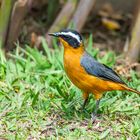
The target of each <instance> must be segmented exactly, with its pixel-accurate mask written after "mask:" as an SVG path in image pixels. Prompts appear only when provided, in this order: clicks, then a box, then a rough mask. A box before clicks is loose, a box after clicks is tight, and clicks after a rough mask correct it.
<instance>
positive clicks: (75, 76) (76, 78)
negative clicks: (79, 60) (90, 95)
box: [64, 64, 97, 92]
mask: <svg viewBox="0 0 140 140" xmlns="http://www.w3.org/2000/svg"><path fill="white" fill-rule="evenodd" d="M64 67H65V71H66V74H67V75H68V77H69V79H70V80H71V81H72V83H73V84H74V85H76V86H77V87H78V88H80V89H81V90H83V91H85V92H92V91H93V89H94V87H97V86H96V84H95V83H96V81H97V79H96V77H93V76H90V75H89V74H87V73H86V72H85V70H84V69H83V68H82V67H81V66H80V65H79V66H78V65H75V64H73V65H70V64H69V65H64Z"/></svg>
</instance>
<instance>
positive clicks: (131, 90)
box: [123, 85, 140, 95]
mask: <svg viewBox="0 0 140 140" xmlns="http://www.w3.org/2000/svg"><path fill="white" fill-rule="evenodd" d="M123 87H124V90H127V91H130V92H134V93H137V94H139V95H140V91H137V90H135V89H133V88H130V87H128V86H126V85H125V86H123Z"/></svg>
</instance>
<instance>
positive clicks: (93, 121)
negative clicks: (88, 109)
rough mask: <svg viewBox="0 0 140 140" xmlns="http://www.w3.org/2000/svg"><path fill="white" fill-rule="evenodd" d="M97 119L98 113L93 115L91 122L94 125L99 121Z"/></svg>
mask: <svg viewBox="0 0 140 140" xmlns="http://www.w3.org/2000/svg"><path fill="white" fill-rule="evenodd" d="M97 117H98V115H97V113H92V114H91V121H92V124H94V123H95V122H96V121H97Z"/></svg>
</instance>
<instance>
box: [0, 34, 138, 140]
mask: <svg viewBox="0 0 140 140" xmlns="http://www.w3.org/2000/svg"><path fill="white" fill-rule="evenodd" d="M88 44H89V45H88V46H89V47H88V51H89V52H90V53H91V54H92V55H93V56H94V57H95V58H97V59H98V60H99V61H100V62H103V63H105V64H107V65H109V66H113V65H114V64H115V60H116V56H115V55H114V53H112V52H108V53H107V54H106V55H105V56H104V57H102V58H100V57H99V55H98V54H99V50H96V49H93V48H92V41H91V37H90V39H89V43H88ZM42 45H43V48H44V50H43V52H44V53H42V51H38V50H37V49H35V48H30V47H28V46H26V49H22V48H20V47H18V45H17V49H16V50H15V51H14V53H10V54H9V55H8V56H9V58H7V59H6V58H5V56H4V55H3V54H2V53H1V57H0V59H1V61H0V62H1V63H0V139H9V140H15V139H16V140H18V139H19V140H25V139H35V140H36V139H42V140H45V139H60V140H64V139H68V140H71V139H75V140H76V139H82V140H84V139H86V140H87V139H89V140H90V139H97V140H98V139H111V140H113V139H114V140H116V139H118V140H126V139H131V140H138V139H139V138H140V97H139V96H138V95H136V94H134V93H130V92H121V91H114V92H108V93H106V94H105V95H104V97H103V99H102V101H101V105H100V110H99V112H98V113H99V114H100V116H99V121H98V122H97V123H95V124H94V125H93V124H92V123H91V120H90V117H91V116H90V113H91V112H92V111H93V109H94V107H95V100H94V99H93V98H92V96H91V97H90V101H89V103H88V105H87V106H86V110H85V111H82V110H81V109H80V108H81V105H82V104H83V99H82V94H81V91H80V90H79V89H77V88H76V87H75V86H74V85H73V84H72V83H71V82H70V81H69V80H68V78H67V76H66V74H65V73H64V70H63V63H62V58H63V49H62V48H58V47H57V45H56V43H54V46H55V50H54V51H52V50H50V49H48V46H47V44H46V42H45V41H44V39H43V40H42ZM131 75H132V82H131V83H128V85H130V86H131V87H133V88H135V89H137V90H140V80H139V79H138V75H137V74H136V73H135V72H134V71H131Z"/></svg>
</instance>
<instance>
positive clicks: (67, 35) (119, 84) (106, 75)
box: [49, 29, 140, 123]
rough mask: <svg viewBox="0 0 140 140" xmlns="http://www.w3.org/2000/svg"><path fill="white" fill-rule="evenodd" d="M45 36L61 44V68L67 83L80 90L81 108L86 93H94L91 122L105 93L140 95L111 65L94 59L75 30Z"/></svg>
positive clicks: (85, 101)
mask: <svg viewBox="0 0 140 140" xmlns="http://www.w3.org/2000/svg"><path fill="white" fill-rule="evenodd" d="M49 35H50V36H54V37H57V38H58V39H59V40H60V42H61V43H62V45H63V47H64V55H63V62H64V70H65V72H66V74H67V76H68V78H69V79H70V80H71V82H72V83H73V84H74V85H75V86H77V87H78V88H79V89H81V91H82V92H83V98H84V103H83V109H84V108H85V105H86V104H87V101H88V98H89V94H93V95H94V98H95V100H96V104H95V105H96V106H95V109H94V111H93V112H92V114H91V116H92V121H93V123H94V122H95V120H96V118H97V111H98V109H99V104H100V100H101V98H102V96H103V94H104V93H105V92H107V91H114V90H121V91H124V90H126V91H130V92H134V93H137V94H140V92H139V91H137V90H135V89H133V88H130V87H128V86H127V84H126V83H125V82H124V81H123V80H122V79H121V77H120V76H119V75H118V74H117V73H116V72H115V71H114V70H113V69H112V68H110V67H108V66H107V65H105V64H102V63H100V62H98V61H97V60H96V59H95V58H93V57H92V56H91V55H90V54H89V53H88V52H87V51H86V49H85V46H84V42H83V38H82V36H81V35H80V33H79V32H78V31H76V30H73V29H63V30H61V31H59V32H54V33H49Z"/></svg>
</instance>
